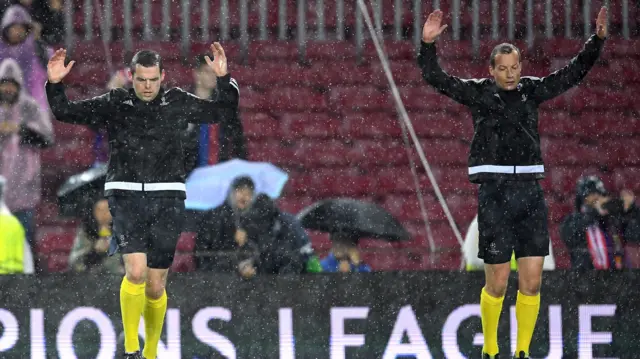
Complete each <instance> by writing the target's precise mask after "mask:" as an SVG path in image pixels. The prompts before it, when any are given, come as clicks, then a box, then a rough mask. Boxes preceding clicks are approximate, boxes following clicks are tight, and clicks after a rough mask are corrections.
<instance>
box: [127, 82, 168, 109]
mask: <svg viewBox="0 0 640 359" xmlns="http://www.w3.org/2000/svg"><path fill="white" fill-rule="evenodd" d="M165 94H166V89H165V88H164V86H163V87H160V91H159V92H158V96H156V98H154V99H153V100H151V101H149V102H145V101H142V100H141V99H140V98H138V96H136V91H135V90H134V89H133V88H130V89H129V99H131V100H132V102H133V103H134V104H141V105H147V106H158V105H160V104H161V103H163V102H164V101H165V98H164V95H165Z"/></svg>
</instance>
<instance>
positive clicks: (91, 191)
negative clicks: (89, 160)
mask: <svg viewBox="0 0 640 359" xmlns="http://www.w3.org/2000/svg"><path fill="white" fill-rule="evenodd" d="M106 175H107V166H106V165H98V166H96V167H94V168H91V169H88V170H86V171H84V172H82V173H78V174H75V175H73V176H71V177H69V179H67V181H65V183H64V184H63V185H62V186H60V189H58V193H57V196H58V206H59V207H60V215H61V216H64V217H82V216H83V215H84V214H85V213H84V211H86V210H87V209H88V208H91V207H90V206H92V205H93V204H94V203H95V202H96V201H97V200H98V199H100V198H102V196H103V192H104V182H105V178H106Z"/></svg>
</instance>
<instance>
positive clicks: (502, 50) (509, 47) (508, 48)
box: [490, 42, 522, 67]
mask: <svg viewBox="0 0 640 359" xmlns="http://www.w3.org/2000/svg"><path fill="white" fill-rule="evenodd" d="M512 52H517V53H518V62H520V60H521V59H522V53H521V52H520V49H518V48H517V47H516V45H513V44H509V43H506V42H504V43H502V44H500V45H497V46H496V47H494V48H493V51H491V59H490V62H491V67H496V56H498V55H500V54H502V55H506V54H510V53H512Z"/></svg>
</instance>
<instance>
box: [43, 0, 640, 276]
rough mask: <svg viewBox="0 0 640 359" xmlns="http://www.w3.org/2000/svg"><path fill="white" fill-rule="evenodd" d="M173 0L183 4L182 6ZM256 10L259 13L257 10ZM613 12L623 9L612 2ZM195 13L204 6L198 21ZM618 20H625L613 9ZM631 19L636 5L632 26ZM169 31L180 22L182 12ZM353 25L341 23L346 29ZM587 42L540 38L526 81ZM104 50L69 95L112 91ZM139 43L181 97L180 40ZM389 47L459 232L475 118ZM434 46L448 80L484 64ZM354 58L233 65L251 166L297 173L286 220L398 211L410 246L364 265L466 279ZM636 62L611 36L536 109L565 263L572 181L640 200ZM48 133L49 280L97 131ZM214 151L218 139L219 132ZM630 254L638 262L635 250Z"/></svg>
mask: <svg viewBox="0 0 640 359" xmlns="http://www.w3.org/2000/svg"><path fill="white" fill-rule="evenodd" d="M170 3H171V4H172V6H177V5H175V4H177V3H178V2H173V1H172V2H170ZM249 3H250V4H253V1H250V2H249ZM288 3H289V4H290V3H291V2H288ZM309 3H311V4H309V5H308V6H309V8H310V9H313V8H314V6H315V4H313V3H314V2H313V1H309ZM383 3H384V4H387V3H388V5H389V6H391V5H390V4H391V3H392V1H389V0H384V1H383ZM403 3H404V2H403ZM463 3H464V4H465V6H464V7H463V9H462V18H461V20H462V22H463V23H469V22H470V21H471V17H470V16H468V15H469V14H470V12H469V7H468V6H470V5H469V4H470V3H471V2H463ZM467 3H469V4H467ZM482 3H483V4H485V3H486V2H482ZM525 3H526V1H516V10H517V13H518V14H522V11H523V9H524V4H525ZM575 3H576V2H574V6H573V8H572V11H573V12H572V16H573V19H574V20H575V21H576V22H577V23H580V21H581V20H582V17H581V16H582V13H581V11H578V7H577V5H575ZM612 3H613V4H614V6H619V5H617V2H612ZM230 4H231V5H230V6H231V7H232V8H233V7H234V6H238V1H230ZM325 4H327V5H326V6H327V14H328V15H327V18H326V19H325V22H326V23H327V24H328V25H330V26H331V25H332V24H334V23H335V1H325ZM441 4H442V5H441V6H442V7H443V8H444V9H446V8H448V6H449V2H448V1H441ZM541 4H542V3H541ZM541 4H540V5H541ZM119 6H120V7H121V6H122V4H121V2H120V1H114V7H116V8H117V7H119ZM347 6H353V5H347ZM483 6H484V5H483ZM559 8H560V9H559V10H558V12H557V13H554V18H553V21H554V24H557V25H559V26H561V25H563V24H564V7H559ZM154 9H155V8H154ZM616 9H617V8H616ZM422 11H423V12H424V13H425V14H426V13H427V12H428V11H430V7H427V8H426V9H425V8H424V7H423V9H422ZM594 11H596V10H594ZM617 11H618V12H619V10H617ZM250 12H251V16H250V22H251V23H250V26H255V24H256V23H257V20H256V19H257V17H256V16H257V15H256V13H255V11H254V9H253V8H252V9H251V10H250ZM445 12H446V10H445ZM135 13H136V14H139V12H135ZM197 13H198V12H197V7H196V9H194V11H193V14H197ZM295 13H296V12H295V9H292V6H289V10H288V22H290V23H293V22H295ZM309 13H310V16H311V17H312V18H313V16H315V15H314V13H313V12H312V11H311V10H309ZM410 13H411V9H409V8H407V9H405V11H404V15H403V24H404V25H405V26H411V24H412V22H413V16H411V14H410ZM542 13H543V12H542V9H540V6H539V5H538V4H537V5H536V6H535V14H534V23H535V24H537V25H543V24H544V19H543V17H542V15H541V14H542ZM274 14H275V13H274V12H272V11H269V13H268V18H269V26H274V27H275V26H276V22H277V16H276V15H274ZM332 14H333V15H332ZM390 14H391V12H389V11H387V12H383V21H384V23H385V24H387V25H392V24H393V17H392V16H391V15H390ZM75 16H76V17H75V25H76V28H77V29H78V30H82V29H83V25H82V24H84V18H83V16H84V15H83V13H82V11H77V12H76V15H75ZM518 16H520V15H518ZM613 16H614V18H613V21H614V22H616V21H617V22H618V23H619V17H618V15H617V13H615V14H614V15H613ZM636 16H637V15H636V11H635V9H632V19H633V23H634V24H635V23H636V20H635V19H636V18H635V17H636ZM421 18H424V16H422V17H421ZM158 19H159V15H158V13H157V11H156V10H154V12H153V23H154V25H158V24H159V20H158ZM194 19H195V20H193V22H192V23H193V24H199V20H198V18H194ZM116 20H117V19H116ZM119 21H121V19H120V20H117V21H116V24H115V25H116V26H118V25H119V24H121V22H119ZM171 21H172V23H173V22H179V21H180V20H179V18H178V17H177V16H176V17H172V18H171ZM231 21H232V24H235V25H237V22H238V18H237V16H235V15H233V16H232V17H231ZM312 21H313V19H312ZM353 21H354V19H353V18H350V17H347V23H348V24H351V23H352V22H353ZM480 21H481V22H482V23H483V24H485V23H486V24H487V25H488V24H490V21H491V19H490V18H489V19H486V18H484V17H481V19H480ZM96 24H98V21H97V20H96V19H94V26H96V29H97V28H98V25H96ZM140 24H141V19H140V18H136V19H135V21H134V26H137V27H139V26H141V25H140ZM210 24H212V25H214V24H217V20H216V18H215V17H211V18H210ZM312 24H313V22H312ZM194 26H197V25H194ZM581 45H582V40H580V39H563V38H557V39H551V40H546V39H545V40H539V41H537V42H536V47H535V50H534V49H531V50H525V51H524V54H525V58H526V63H525V68H524V71H525V72H526V73H527V74H532V75H542V74H545V73H548V72H550V71H553V70H555V69H557V68H558V66H559V65H561V64H563V63H566V61H568V59H569V58H570V57H571V56H573V55H574V54H575V53H576V52H577V51H578V50H579V49H580V47H581ZM96 46H102V44H101V43H99V42H96V41H91V42H80V43H79V44H78V46H77V47H76V48H75V52H74V56H75V57H77V58H78V59H81V60H82V61H81V63H79V64H78V65H76V67H74V69H73V71H72V72H71V74H70V76H69V79H68V83H69V85H70V89H69V96H70V97H72V98H82V97H85V96H87V95H89V94H93V93H96V91H98V92H99V91H100V87H101V86H103V84H104V83H106V80H107V73H106V72H105V69H104V65H103V64H102V62H101V57H100V56H99V53H98V54H96ZM109 46H110V49H111V52H112V55H113V58H114V60H115V61H119V60H121V59H122V58H123V56H124V55H123V47H122V44H121V43H120V42H115V43H112V44H110V45H109ZM134 46H135V47H136V48H137V47H143V46H144V47H151V48H156V49H160V51H161V52H162V53H163V55H165V56H166V55H170V54H175V56H167V57H166V61H167V63H166V68H167V80H168V81H169V83H171V84H175V85H180V86H182V87H186V88H188V87H189V86H190V84H191V81H192V75H191V72H190V71H191V70H190V68H189V67H188V66H187V65H185V64H183V63H181V62H180V61H179V58H178V54H179V48H178V46H177V45H176V44H175V43H171V42H169V43H158V42H154V43H143V42H136V43H135V44H134ZM225 46H226V49H227V50H226V51H227V54H229V56H230V58H231V59H234V58H235V57H236V56H237V53H238V52H239V49H238V47H237V45H235V44H229V45H226V44H225ZM385 46H386V48H387V51H388V52H389V57H390V58H391V59H392V64H391V68H392V70H393V74H394V77H395V81H396V82H397V84H398V85H399V86H400V94H401V97H402V100H403V101H404V105H405V106H406V108H407V110H408V111H409V117H410V118H411V119H412V121H413V127H414V129H415V131H416V133H417V135H418V136H419V137H420V139H421V144H422V145H423V149H424V152H425V154H426V157H427V159H428V161H429V163H430V165H432V166H433V167H434V168H433V170H434V176H435V178H436V180H437V183H438V186H439V189H440V190H441V191H442V193H443V195H444V196H445V198H446V202H447V205H448V208H449V210H450V211H451V213H452V214H453V217H454V218H455V221H456V223H457V225H458V228H459V230H460V232H462V235H463V236H464V233H465V232H466V228H467V225H468V224H469V222H470V221H471V219H472V218H473V216H474V215H475V210H476V199H475V191H476V189H475V187H474V186H473V185H472V184H470V183H469V182H468V181H467V177H466V176H467V175H466V167H465V166H466V161H467V152H468V144H469V141H470V140H471V137H472V135H473V130H472V124H471V119H470V114H469V113H467V112H466V111H465V109H464V108H463V107H461V106H460V105H458V104H456V103H454V102H453V101H451V100H449V99H447V98H445V97H443V96H441V95H439V94H437V93H435V92H434V91H433V90H432V89H430V88H429V87H427V86H426V85H424V84H423V83H422V82H421V81H422V80H421V79H420V73H419V71H418V69H417V67H416V65H415V59H414V56H415V49H414V48H413V45H412V44H411V43H409V42H406V41H402V42H391V41H387V43H386V44H385ZM438 46H439V51H440V53H441V54H442V59H441V61H442V64H443V67H444V68H445V69H446V70H447V71H449V72H451V73H453V74H457V75H460V76H485V75H486V72H487V65H486V64H485V63H480V64H478V62H475V61H473V59H472V56H471V52H470V49H471V46H470V44H469V42H468V41H458V42H455V41H451V40H449V41H444V42H443V43H442V44H439V45H438ZM491 46H493V42H487V43H485V44H483V46H482V48H481V51H482V53H484V54H487V53H488V51H489V49H490V48H491ZM206 49H207V47H206V44H198V43H194V44H193V45H192V52H193V53H201V52H203V51H206ZM354 54H355V49H354V45H353V44H352V43H350V42H346V41H345V42H335V41H327V42H323V43H315V42H310V43H309V44H308V46H307V55H308V57H309V58H308V63H305V64H298V63H297V62H296V59H297V45H296V44H295V43H292V42H276V41H267V42H255V43H252V45H251V49H250V51H249V56H250V58H249V61H248V62H247V64H246V65H239V64H235V63H231V64H230V70H231V72H232V75H233V76H234V77H235V78H237V80H238V82H239V83H240V87H241V100H240V106H241V109H242V118H243V123H244V128H245V131H246V136H247V138H248V146H249V156H250V159H251V160H256V161H269V162H273V163H275V164H276V165H278V166H281V167H283V168H284V169H286V170H287V171H289V173H290V175H291V179H290V181H289V183H288V184H287V187H286V189H285V193H284V195H283V197H282V199H280V201H279V204H280V206H281V208H282V209H283V210H286V211H290V212H293V213H296V212H298V211H300V210H301V209H302V208H304V207H305V206H307V205H310V204H311V203H313V202H314V201H316V200H319V199H323V198H327V197H338V196H348V197H355V198H365V199H369V200H373V201H376V202H378V203H380V204H381V205H382V206H383V207H385V208H386V209H388V210H389V211H391V212H392V213H393V214H394V215H395V216H396V217H397V218H398V219H400V220H401V221H402V222H403V223H404V224H405V225H406V226H407V228H408V229H409V230H410V232H411V233H412V235H413V238H412V240H411V241H410V242H408V243H399V244H390V243H386V242H381V241H373V240H365V241H363V243H362V248H363V251H364V257H363V258H364V260H365V261H367V262H368V263H370V264H371V265H372V267H373V268H374V269H377V270H421V269H458V268H459V264H460V256H459V244H458V241H457V239H456V237H455V235H454V233H453V231H452V229H451V228H450V227H449V225H448V222H447V219H446V216H445V214H444V211H443V209H442V208H441V206H440V205H439V203H438V201H437V199H436V198H435V196H434V192H433V186H432V185H431V183H430V181H429V179H428V176H427V174H426V173H425V171H424V169H423V168H422V166H421V165H420V164H419V163H420V162H419V161H418V159H417V157H416V155H415V151H414V150H412V149H411V150H410V151H409V152H407V145H406V144H405V142H404V140H403V137H402V129H401V127H400V124H399V118H398V117H397V115H396V112H395V104H394V102H393V100H392V97H391V95H390V91H389V88H388V85H387V82H386V79H385V77H384V74H383V73H382V67H381V65H380V63H379V61H377V58H376V55H375V50H374V49H373V47H372V46H371V43H369V42H368V43H367V44H366V45H365V59H366V61H364V62H363V63H361V64H357V63H356V61H355V58H354ZM336 59H338V61H335V60H336ZM639 64H640V41H639V40H637V39H636V40H621V39H612V40H610V41H609V42H608V43H607V45H606V50H605V53H604V54H603V58H602V60H601V61H600V62H599V63H598V65H596V68H595V69H594V70H593V71H592V72H591V73H590V74H589V75H588V76H587V78H586V80H585V83H584V84H583V85H582V86H580V87H578V88H576V89H573V90H571V91H570V92H569V93H567V94H565V95H563V96H561V97H559V98H556V99H554V100H553V101H549V102H548V103H546V104H545V105H544V106H543V107H542V108H541V109H540V131H541V135H542V150H543V154H544V157H545V159H546V167H547V171H548V175H547V179H545V180H544V181H543V186H544V188H545V191H546V193H547V199H548V201H549V208H550V222H551V229H552V240H553V244H554V252H555V255H556V261H557V264H558V266H559V267H560V268H563V267H564V268H566V267H567V266H568V256H567V253H566V250H565V248H564V245H563V244H562V242H561V241H560V240H559V237H558V233H557V225H558V223H559V221H560V220H561V219H562V217H563V216H564V215H566V214H567V213H569V212H570V211H571V210H572V207H573V197H574V185H575V181H576V180H577V178H578V177H579V176H580V175H582V174H586V173H593V174H598V175H600V176H601V177H602V178H603V180H604V181H605V183H606V184H607V186H609V188H611V189H614V190H618V189H621V188H630V189H632V190H635V191H639V190H640V181H638V176H639V175H640V146H638V145H637V140H638V135H640V102H638V101H637V99H636V98H635V96H637V93H638V90H640V65H639ZM54 127H55V131H56V137H57V145H56V147H55V148H52V149H48V150H46V151H44V155H43V163H44V166H45V171H44V173H45V178H44V184H45V194H48V195H47V196H46V201H45V202H44V203H43V204H42V205H41V209H40V210H39V216H38V222H39V223H38V224H39V233H40V235H39V236H38V238H39V245H38V247H37V251H38V253H39V256H40V257H41V258H43V260H45V261H46V263H47V268H48V269H49V270H50V271H59V270H64V269H65V268H66V262H65V260H66V254H67V253H68V250H69V249H70V245H71V244H72V240H73V234H74V231H75V223H72V224H71V225H70V224H69V221H68V220H62V219H60V218H58V217H57V214H56V209H55V204H54V197H53V194H54V193H55V191H54V190H53V189H55V187H56V186H58V185H59V184H60V183H61V181H62V180H63V179H64V178H65V177H66V176H68V175H70V174H72V173H74V172H77V171H79V170H81V169H84V168H87V167H88V166H89V165H90V164H91V163H92V161H93V150H92V146H93V143H92V133H91V131H89V130H87V129H86V128H83V127H79V126H73V125H66V124H62V123H59V122H54ZM212 141H214V142H215V136H212ZM410 147H412V145H410ZM409 155H411V156H412V157H413V159H414V161H416V162H415V163H417V164H416V171H417V175H418V179H419V183H420V188H421V190H422V192H423V193H424V198H425V202H426V212H427V215H428V218H429V219H430V223H431V226H432V230H433V233H434V239H435V244H436V245H437V248H438V253H430V249H429V242H428V239H427V235H426V231H425V228H424V222H423V217H422V213H421V210H420V206H419V202H418V199H417V196H416V188H415V184H414V178H413V175H412V172H411V169H410V167H409V164H410V157H409ZM310 235H311V238H312V241H313V244H314V247H315V248H316V250H317V251H318V252H319V253H321V254H325V253H326V252H327V251H328V250H329V248H330V242H329V239H328V236H327V235H326V234H322V233H310ZM194 241H195V238H194V235H192V234H184V235H183V237H182V238H181V240H180V243H179V245H178V252H179V253H178V255H177V257H176V262H175V263H174V267H173V269H174V270H176V271H190V270H193V269H194V268H195V264H194V259H193V253H192V252H193V248H194ZM633 250H635V247H634V248H633ZM632 253H634V257H633V258H634V259H635V260H636V262H637V261H638V260H637V258H636V257H638V255H637V253H640V252H639V251H637V250H635V251H634V252H632Z"/></svg>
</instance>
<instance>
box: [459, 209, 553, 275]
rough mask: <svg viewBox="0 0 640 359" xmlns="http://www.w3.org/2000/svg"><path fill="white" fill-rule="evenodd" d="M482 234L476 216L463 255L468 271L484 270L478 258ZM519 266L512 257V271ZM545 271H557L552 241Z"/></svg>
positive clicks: (545, 260)
mask: <svg viewBox="0 0 640 359" xmlns="http://www.w3.org/2000/svg"><path fill="white" fill-rule="evenodd" d="M479 235H480V232H478V216H476V217H475V218H474V219H473V221H471V224H470V225H469V229H468V230H467V235H466V237H465V239H464V245H463V247H462V253H463V255H464V262H465V263H466V269H467V271H476V270H483V269H484V261H483V260H482V259H481V258H478V238H479ZM517 268H518V265H517V263H516V261H515V257H513V256H512V257H511V270H517ZM542 269H543V270H554V269H556V261H555V259H554V258H553V250H552V245H551V241H549V255H548V256H546V257H544V265H543V267H542Z"/></svg>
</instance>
